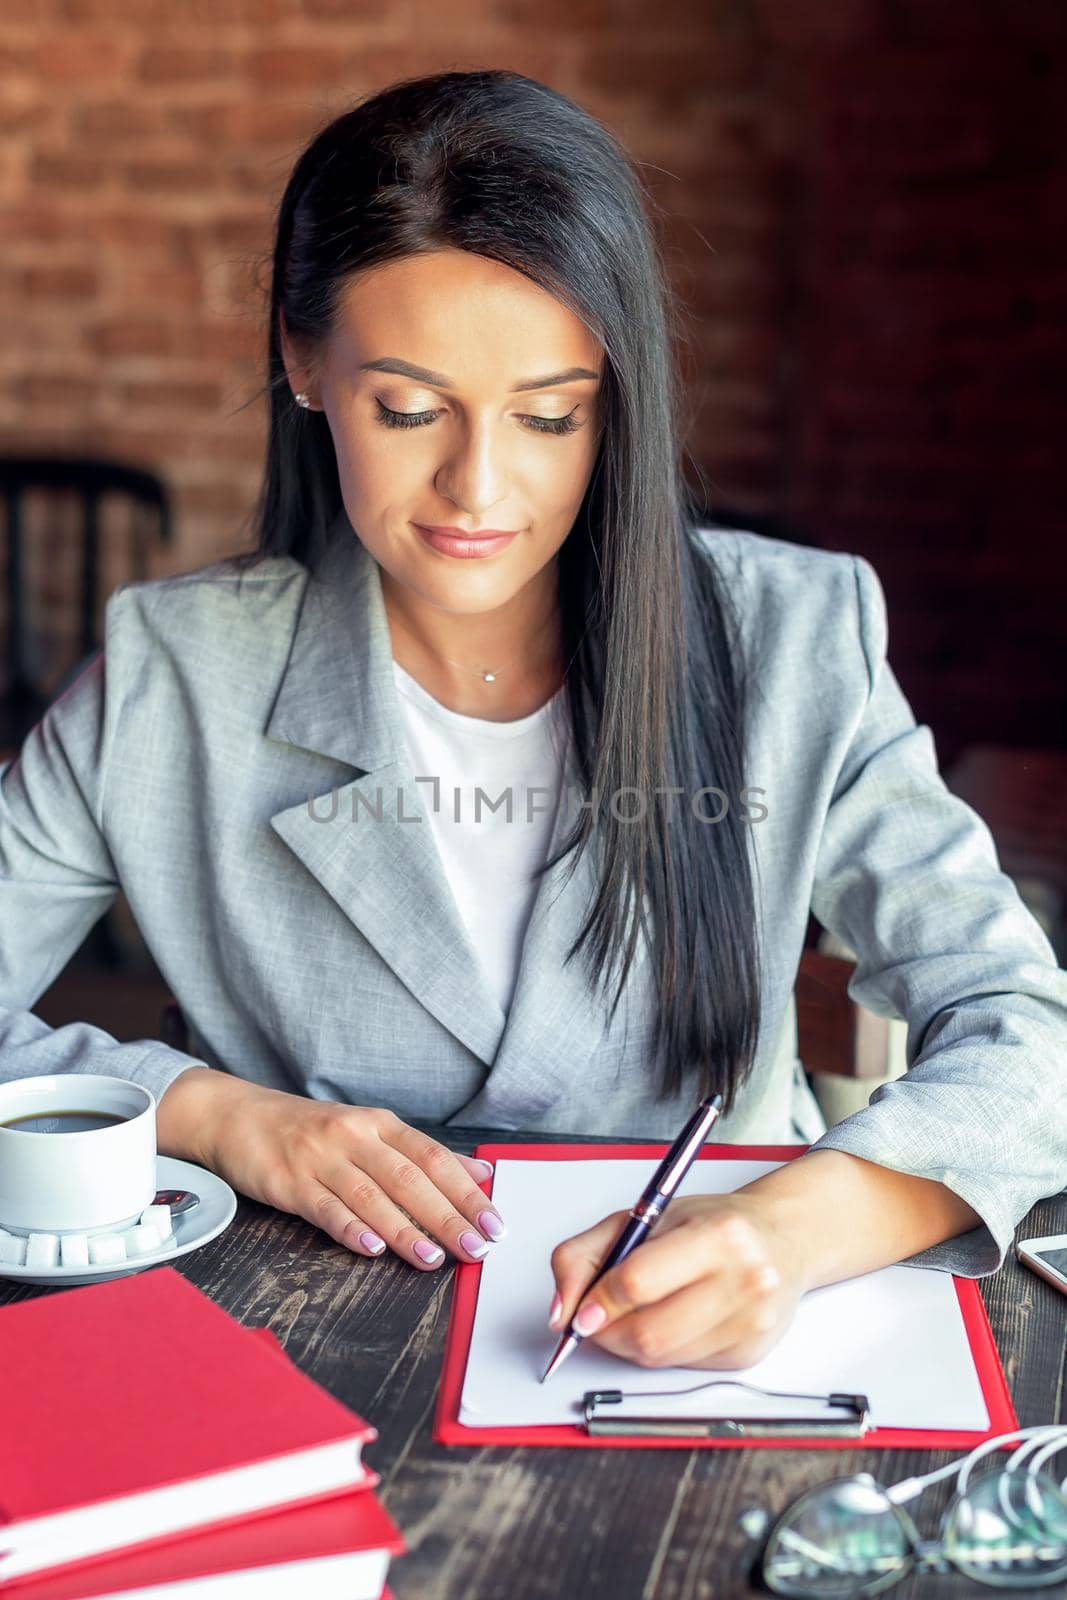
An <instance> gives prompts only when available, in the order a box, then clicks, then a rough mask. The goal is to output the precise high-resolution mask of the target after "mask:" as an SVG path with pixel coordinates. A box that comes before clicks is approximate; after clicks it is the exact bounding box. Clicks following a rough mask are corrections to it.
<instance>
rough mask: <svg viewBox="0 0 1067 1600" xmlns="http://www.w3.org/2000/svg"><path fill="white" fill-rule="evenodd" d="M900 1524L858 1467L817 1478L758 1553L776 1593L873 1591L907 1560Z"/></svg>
mask: <svg viewBox="0 0 1067 1600" xmlns="http://www.w3.org/2000/svg"><path fill="white" fill-rule="evenodd" d="M911 1559H912V1557H911V1543H910V1540H909V1537H908V1534H907V1531H906V1529H905V1526H904V1523H903V1522H902V1520H901V1518H900V1517H899V1516H898V1515H897V1512H896V1510H895V1508H894V1507H893V1506H892V1505H891V1503H890V1502H889V1500H887V1498H886V1496H885V1492H884V1491H883V1490H882V1489H881V1488H879V1486H878V1484H876V1483H875V1481H874V1479H873V1478H870V1477H868V1476H867V1475H866V1474H863V1475H861V1476H858V1477H855V1478H845V1479H841V1480H840V1481H839V1482H836V1483H828V1484H822V1485H820V1487H819V1488H817V1489H813V1490H812V1491H811V1493H810V1494H806V1495H804V1496H803V1497H802V1498H801V1499H800V1500H798V1501H797V1503H796V1505H795V1506H793V1507H792V1509H791V1510H790V1512H789V1514H788V1518H787V1519H786V1518H783V1520H782V1521H781V1522H780V1523H779V1524H778V1526H777V1527H776V1528H775V1530H774V1531H773V1533H772V1534H771V1537H770V1540H769V1541H768V1544H767V1550H766V1553H765V1554H764V1557H763V1573H764V1577H765V1579H766V1581H767V1584H768V1585H769V1587H770V1588H771V1589H773V1590H774V1591H775V1592H776V1593H778V1594H785V1595H801V1596H812V1597H815V1596H817V1597H818V1600H832V1597H833V1596H834V1595H838V1596H845V1595H868V1594H877V1593H878V1591H879V1590H880V1589H885V1588H888V1587H889V1585H890V1584H891V1583H894V1582H895V1581H896V1580H897V1578H899V1577H900V1576H901V1575H902V1574H903V1573H904V1572H905V1571H906V1570H907V1569H908V1568H909V1567H910V1565H911Z"/></svg>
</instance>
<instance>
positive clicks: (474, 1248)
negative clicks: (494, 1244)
mask: <svg viewBox="0 0 1067 1600" xmlns="http://www.w3.org/2000/svg"><path fill="white" fill-rule="evenodd" d="M459 1242H460V1247H461V1248H462V1249H463V1250H466V1252H467V1254H468V1255H469V1256H477V1257H478V1259H479V1261H480V1260H481V1258H482V1256H484V1255H485V1253H486V1251H487V1250H488V1249H489V1246H488V1245H487V1244H486V1242H485V1240H484V1239H483V1238H482V1236H481V1234H480V1233H472V1232H471V1231H470V1229H469V1228H468V1229H467V1231H466V1232H465V1233H461V1234H460V1236H459Z"/></svg>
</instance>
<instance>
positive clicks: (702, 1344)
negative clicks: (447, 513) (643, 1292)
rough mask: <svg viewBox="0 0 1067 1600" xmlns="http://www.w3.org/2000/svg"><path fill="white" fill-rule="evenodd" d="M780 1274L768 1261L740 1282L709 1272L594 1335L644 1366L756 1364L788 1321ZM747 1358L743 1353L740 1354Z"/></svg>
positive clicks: (614, 1352)
mask: <svg viewBox="0 0 1067 1600" xmlns="http://www.w3.org/2000/svg"><path fill="white" fill-rule="evenodd" d="M779 1287H780V1279H779V1276H778V1273H777V1272H776V1271H775V1269H774V1268H773V1267H772V1266H770V1265H769V1263H764V1264H763V1265H761V1266H759V1267H755V1268H753V1269H752V1270H751V1272H750V1273H746V1274H745V1275H744V1276H743V1277H742V1279H741V1280H740V1282H738V1283H733V1282H726V1281H724V1277H723V1275H722V1274H719V1275H717V1276H716V1277H711V1278H704V1279H701V1280H699V1281H698V1282H696V1283H690V1284H687V1285H685V1286H684V1287H683V1288H681V1289H678V1290H676V1291H675V1292H674V1293H673V1294H669V1295H667V1296H665V1297H664V1298H663V1299H661V1300H657V1301H656V1302H655V1303H654V1304H651V1305H646V1306H643V1307H642V1308H641V1309H640V1310H637V1311H632V1312H630V1313H629V1314H628V1315H626V1316H623V1317H620V1318H619V1319H618V1320H617V1321H616V1322H613V1323H611V1324H610V1325H609V1326H606V1327H605V1328H604V1330H603V1332H601V1333H598V1334H596V1335H594V1336H593V1337H594V1339H595V1342H596V1344H598V1345H599V1346H600V1347H601V1348H602V1349H604V1350H607V1351H609V1352H610V1353H611V1354H612V1355H617V1356H620V1357H621V1358H622V1359H623V1360H626V1361H633V1362H635V1363H636V1364H637V1365H638V1366H642V1367H714V1368H718V1367H726V1366H750V1365H752V1363H753V1362H754V1361H757V1360H759V1359H760V1356H761V1355H762V1354H763V1353H764V1352H765V1351H766V1350H768V1349H770V1348H771V1346H772V1345H773V1344H774V1343H776V1342H777V1339H776V1338H775V1337H773V1335H774V1333H775V1330H776V1329H778V1328H779V1327H780V1326H783V1331H784V1325H783V1317H782V1308H781V1305H780V1303H779V1300H778V1296H777V1290H778V1289H779ZM739 1353H740V1355H742V1356H743V1357H744V1359H737V1356H738V1354H739Z"/></svg>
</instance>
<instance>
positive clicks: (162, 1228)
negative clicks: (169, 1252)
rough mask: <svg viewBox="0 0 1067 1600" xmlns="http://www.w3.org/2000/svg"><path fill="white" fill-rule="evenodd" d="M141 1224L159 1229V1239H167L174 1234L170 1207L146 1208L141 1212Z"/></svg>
mask: <svg viewBox="0 0 1067 1600" xmlns="http://www.w3.org/2000/svg"><path fill="white" fill-rule="evenodd" d="M139 1220H140V1221H141V1222H148V1223H151V1224H152V1226H153V1227H154V1228H158V1229H159V1237H160V1239H161V1240H162V1239H166V1238H169V1236H170V1235H171V1234H172V1233H173V1232H174V1223H173V1222H172V1221H171V1215H170V1206H146V1207H145V1209H144V1210H143V1211H142V1212H141V1215H140V1219H139Z"/></svg>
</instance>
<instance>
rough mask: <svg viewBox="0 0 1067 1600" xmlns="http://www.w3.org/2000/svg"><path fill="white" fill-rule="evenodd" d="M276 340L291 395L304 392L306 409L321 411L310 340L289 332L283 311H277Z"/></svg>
mask: <svg viewBox="0 0 1067 1600" xmlns="http://www.w3.org/2000/svg"><path fill="white" fill-rule="evenodd" d="M278 342H279V344H280V345H281V351H282V360H283V361H284V363H285V375H286V377H287V378H288V379H289V387H290V389H291V390H292V392H293V395H294V396H296V395H298V394H306V395H307V396H308V398H309V401H310V405H309V406H308V410H311V411H321V410H322V407H321V405H320V404H319V402H318V394H317V386H316V382H315V376H316V375H315V364H314V360H313V357H312V350H311V344H310V341H309V340H308V339H307V338H305V337H303V336H301V335H294V334H291V333H290V332H289V329H288V327H287V326H286V322H285V313H284V312H283V311H279V312H278Z"/></svg>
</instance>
